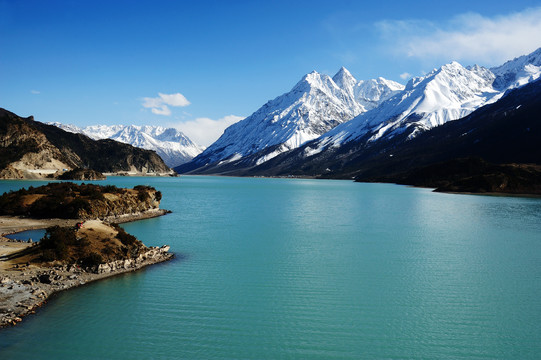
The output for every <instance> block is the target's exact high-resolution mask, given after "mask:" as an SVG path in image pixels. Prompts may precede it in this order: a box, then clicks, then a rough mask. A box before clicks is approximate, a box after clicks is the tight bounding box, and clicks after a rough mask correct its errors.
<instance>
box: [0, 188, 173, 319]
mask: <svg viewBox="0 0 541 360" xmlns="http://www.w3.org/2000/svg"><path fill="white" fill-rule="evenodd" d="M75 190H77V189H75ZM141 193H142V191H141V190H139V191H137V192H136V193H135V197H136V198H138V199H139V200H138V202H137V203H135V202H133V196H132V195H133V194H130V191H129V189H128V190H126V191H125V193H123V194H124V195H122V196H124V198H122V196H120V195H119V196H118V198H115V199H114V200H115V201H116V202H117V204H116V206H117V208H118V209H122V210H123V211H124V212H125V213H122V211H114V212H113V214H111V215H109V216H104V217H101V218H99V219H98V218H96V217H94V216H92V213H91V211H89V210H88V209H91V208H93V207H96V206H97V205H101V206H103V205H104V202H103V201H102V202H100V201H99V199H98V197H97V196H95V198H96V199H95V200H92V201H90V207H87V208H86V210H85V211H84V212H83V213H81V214H83V215H84V219H81V218H77V219H63V218H53V219H39V218H28V217H22V216H13V215H12V216H0V327H6V326H10V325H15V324H17V323H18V322H20V321H22V319H23V317H24V316H26V315H28V314H32V313H35V311H36V309H37V308H39V307H40V306H42V305H43V304H44V303H45V302H46V301H47V299H48V298H49V297H50V296H51V295H53V294H54V293H57V292H59V291H63V290H67V289H70V288H73V287H77V286H81V285H84V284H86V283H89V282H92V281H96V280H100V279H104V278H107V277H111V276H115V275H118V274H121V273H125V272H130V271H135V270H138V269H141V268H143V267H145V266H148V265H152V264H156V263H160V262H163V261H167V260H170V259H172V258H173V257H174V254H172V253H169V246H167V245H164V246H162V247H147V246H145V245H144V244H143V243H142V242H140V241H139V240H137V239H136V238H135V237H134V236H132V235H130V234H127V233H126V232H125V231H124V230H123V229H122V228H120V227H118V226H117V225H116V224H120V223H125V222H130V221H136V220H142V219H148V218H153V217H157V216H161V215H164V214H166V213H167V212H168V211H166V210H163V209H159V207H158V205H159V200H160V199H161V194H160V195H159V198H158V199H157V197H156V193H157V192H156V191H155V189H147V188H145V189H144V193H145V194H148V196H146V195H145V196H142V195H141ZM11 195H13V194H11ZM104 195H105V199H108V200H110V198H111V195H109V194H104ZM38 198H39V197H38ZM100 199H101V200H103V198H100ZM24 200H25V201H26V200H27V199H24ZM0 201H1V199H0ZM145 202H146V204H150V205H151V206H141V204H142V203H145ZM127 204H129V205H130V206H127ZM26 205H28V204H26ZM95 205H96V206H95ZM108 205H109V207H110V208H111V204H108ZM97 207H98V208H100V206H97ZM135 208H137V209H138V211H133V212H129V211H128V210H130V209H131V210H133V209H135ZM97 211H98V212H100V211H101V210H100V209H98V210H97ZM45 228H46V229H47V232H46V235H45V238H44V240H42V241H41V242H40V243H39V244H38V243H36V242H33V243H29V242H21V241H17V240H11V239H8V238H6V237H4V235H7V234H12V233H16V232H20V231H25V230H33V229H45Z"/></svg>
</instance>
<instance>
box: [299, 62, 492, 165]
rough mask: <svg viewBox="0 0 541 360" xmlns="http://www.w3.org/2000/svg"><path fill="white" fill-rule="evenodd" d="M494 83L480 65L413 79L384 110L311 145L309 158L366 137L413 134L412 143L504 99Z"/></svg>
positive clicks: (450, 67)
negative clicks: (437, 127) (444, 125)
mask: <svg viewBox="0 0 541 360" xmlns="http://www.w3.org/2000/svg"><path fill="white" fill-rule="evenodd" d="M495 79H496V75H494V74H493V73H492V72H491V71H490V70H488V69H486V68H484V67H481V66H473V67H470V68H465V67H463V66H462V65H460V64H459V63H457V62H452V63H450V64H447V65H444V66H442V67H441V68H439V69H435V70H433V71H432V72H431V73H429V74H427V75H426V76H423V77H417V78H413V79H411V80H410V81H409V82H408V84H407V85H406V88H405V89H404V91H402V92H400V93H398V94H396V95H395V96H393V97H391V98H390V99H388V100H387V101H385V102H383V103H382V104H381V105H380V106H379V107H377V108H374V109H373V110H371V111H368V112H366V113H363V114H361V115H359V116H357V117H356V118H355V119H353V120H351V121H349V122H347V123H345V124H343V125H340V126H338V127H336V128H334V129H333V130H331V131H329V132H328V133H327V134H325V135H323V136H322V137H321V138H320V139H319V140H318V141H317V142H316V143H315V144H313V145H310V147H309V148H308V149H306V150H305V155H306V156H312V155H315V154H317V153H319V152H321V151H322V150H323V149H324V148H327V147H339V146H341V145H342V144H344V143H346V142H349V141H353V140H357V139H360V138H361V137H367V138H368V141H376V140H378V139H380V138H382V137H385V138H392V137H393V136H394V135H397V134H401V133H404V132H406V131H408V132H409V137H410V138H411V137H414V136H415V135H416V134H417V133H419V132H420V131H425V130H428V129H431V128H433V127H435V126H438V125H442V124H444V123H446V122H447V121H452V120H457V119H460V118H462V117H464V116H466V115H468V114H470V113H471V112H473V111H474V110H476V109H478V108H479V107H481V106H483V105H486V104H488V103H491V102H494V101H496V100H498V99H499V98H500V97H501V96H502V95H503V93H502V92H501V91H498V90H497V89H495V88H494V87H493V85H492V84H493V82H494V80H495Z"/></svg>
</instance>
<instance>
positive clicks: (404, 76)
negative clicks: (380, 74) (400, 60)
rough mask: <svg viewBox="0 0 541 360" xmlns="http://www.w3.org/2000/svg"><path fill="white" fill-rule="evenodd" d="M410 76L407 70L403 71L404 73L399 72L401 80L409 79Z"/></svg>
mask: <svg viewBox="0 0 541 360" xmlns="http://www.w3.org/2000/svg"><path fill="white" fill-rule="evenodd" d="M410 77H411V74H410V73H409V72H405V73H402V74H400V78H401V79H402V80H406V79H409V78H410Z"/></svg>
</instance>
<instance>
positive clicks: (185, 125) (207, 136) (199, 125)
mask: <svg viewBox="0 0 541 360" xmlns="http://www.w3.org/2000/svg"><path fill="white" fill-rule="evenodd" d="M242 119H244V118H243V117H241V116H236V115H228V116H225V117H223V118H221V119H218V120H213V119H209V118H197V119H195V120H190V121H186V122H182V123H177V124H174V125H173V127H175V128H177V129H178V130H180V131H182V132H183V133H185V134H186V135H187V136H188V137H189V138H190V139H191V140H193V141H194V142H195V143H197V144H199V145H203V146H209V145H210V144H212V143H213V142H214V141H216V140H217V139H218V138H219V137H220V136H221V135H222V134H223V132H224V130H225V129H226V128H227V127H229V126H231V125H233V124H234V123H236V122H238V121H240V120H242Z"/></svg>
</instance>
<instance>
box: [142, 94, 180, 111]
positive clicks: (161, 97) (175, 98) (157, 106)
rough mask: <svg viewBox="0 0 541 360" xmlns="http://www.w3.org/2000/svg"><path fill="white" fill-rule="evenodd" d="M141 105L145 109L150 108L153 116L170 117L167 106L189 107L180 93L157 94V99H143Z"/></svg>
mask: <svg viewBox="0 0 541 360" xmlns="http://www.w3.org/2000/svg"><path fill="white" fill-rule="evenodd" d="M142 105H143V107H145V108H150V109H151V111H152V113H153V114H156V115H164V116H169V115H171V109H169V106H176V107H183V106H188V105H190V102H189V101H188V99H186V97H184V95H182V94H181V93H176V94H162V93H158V97H154V98H149V97H145V98H143V104H142ZM168 105H169V106H168Z"/></svg>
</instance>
